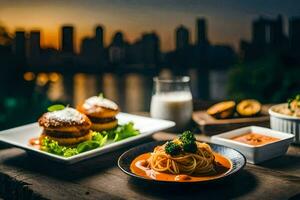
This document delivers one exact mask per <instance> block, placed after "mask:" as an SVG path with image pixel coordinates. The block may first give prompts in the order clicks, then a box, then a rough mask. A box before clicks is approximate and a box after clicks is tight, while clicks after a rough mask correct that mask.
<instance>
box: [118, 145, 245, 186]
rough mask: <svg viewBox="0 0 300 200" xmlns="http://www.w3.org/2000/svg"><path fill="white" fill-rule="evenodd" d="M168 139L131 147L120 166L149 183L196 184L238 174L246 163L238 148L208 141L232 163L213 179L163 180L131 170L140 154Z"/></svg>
mask: <svg viewBox="0 0 300 200" xmlns="http://www.w3.org/2000/svg"><path fill="white" fill-rule="evenodd" d="M165 142H166V141H155V142H150V143H146V144H142V145H139V146H137V147H134V148H131V149H129V150H128V151H126V152H124V153H123V154H122V155H121V156H120V157H119V160H118V166H119V168H120V169H121V170H122V171H123V172H124V173H125V174H127V175H129V176H131V177H133V178H135V179H137V180H142V181H146V182H149V183H160V184H180V185H183V184H187V185H190V184H195V183H198V184H199V183H201V184H203V183H212V182H213V183H215V182H220V181H222V180H224V179H225V178H228V177H231V176H232V175H234V174H236V173H237V172H238V171H240V170H241V169H242V168H243V167H244V166H245V164H246V158H245V156H244V155H243V154H241V153H240V152H238V151H237V150H234V149H232V148H229V147H225V146H222V145H218V144H212V143H208V144H209V145H210V147H211V148H212V150H213V151H214V152H216V153H219V154H221V155H223V156H225V157H226V158H228V159H229V160H230V161H231V163H232V168H231V169H230V171H229V172H227V173H226V174H224V175H223V176H221V177H218V178H215V179H211V180H206V181H196V182H176V181H174V182H173V181H161V180H154V179H148V178H145V177H142V176H139V175H137V174H134V173H133V172H131V170H130V164H131V162H132V161H133V160H134V159H135V158H136V157H137V156H139V155H141V154H143V153H148V152H152V151H153V149H154V148H155V147H156V146H158V145H162V144H164V143H165Z"/></svg>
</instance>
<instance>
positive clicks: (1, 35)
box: [0, 22, 13, 46]
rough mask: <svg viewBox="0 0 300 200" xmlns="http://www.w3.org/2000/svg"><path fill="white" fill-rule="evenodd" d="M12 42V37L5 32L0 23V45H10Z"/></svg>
mask: <svg viewBox="0 0 300 200" xmlns="http://www.w3.org/2000/svg"><path fill="white" fill-rule="evenodd" d="M12 40H13V39H12V36H11V35H10V34H9V33H8V32H7V31H6V28H5V27H4V26H3V25H2V24H1V22H0V45H2V46H8V45H11V43H12Z"/></svg>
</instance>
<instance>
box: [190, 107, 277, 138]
mask: <svg viewBox="0 0 300 200" xmlns="http://www.w3.org/2000/svg"><path fill="white" fill-rule="evenodd" d="M271 106H272V105H270V104H266V105H263V106H262V110H261V113H260V115H259V116H255V117H243V118H242V117H235V118H230V119H216V118H214V117H212V116H210V115H209V114H207V113H206V110H201V111H195V112H193V120H194V122H195V123H197V124H198V125H199V128H200V130H201V131H202V132H203V133H205V134H207V135H215V134H218V133H222V132H225V131H230V130H233V129H237V128H241V127H245V126H263V127H269V126H270V117H269V113H268V109H269V108H270V107H271Z"/></svg>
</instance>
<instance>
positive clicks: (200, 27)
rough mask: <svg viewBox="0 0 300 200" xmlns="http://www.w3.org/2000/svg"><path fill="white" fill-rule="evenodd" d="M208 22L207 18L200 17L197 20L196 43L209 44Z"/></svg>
mask: <svg viewBox="0 0 300 200" xmlns="http://www.w3.org/2000/svg"><path fill="white" fill-rule="evenodd" d="M207 43H208V39H207V24H206V19H205V18H198V19H197V22H196V44H197V45H200V44H207Z"/></svg>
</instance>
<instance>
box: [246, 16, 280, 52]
mask: <svg viewBox="0 0 300 200" xmlns="http://www.w3.org/2000/svg"><path fill="white" fill-rule="evenodd" d="M284 38H285V37H284V33H283V21H282V17H281V16H280V15H278V17H277V19H274V20H273V19H266V18H263V17H260V18H259V19H257V20H255V21H253V23H252V42H253V44H254V45H255V46H257V47H264V46H266V45H269V46H270V47H281V46H282V45H283V42H284Z"/></svg>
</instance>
